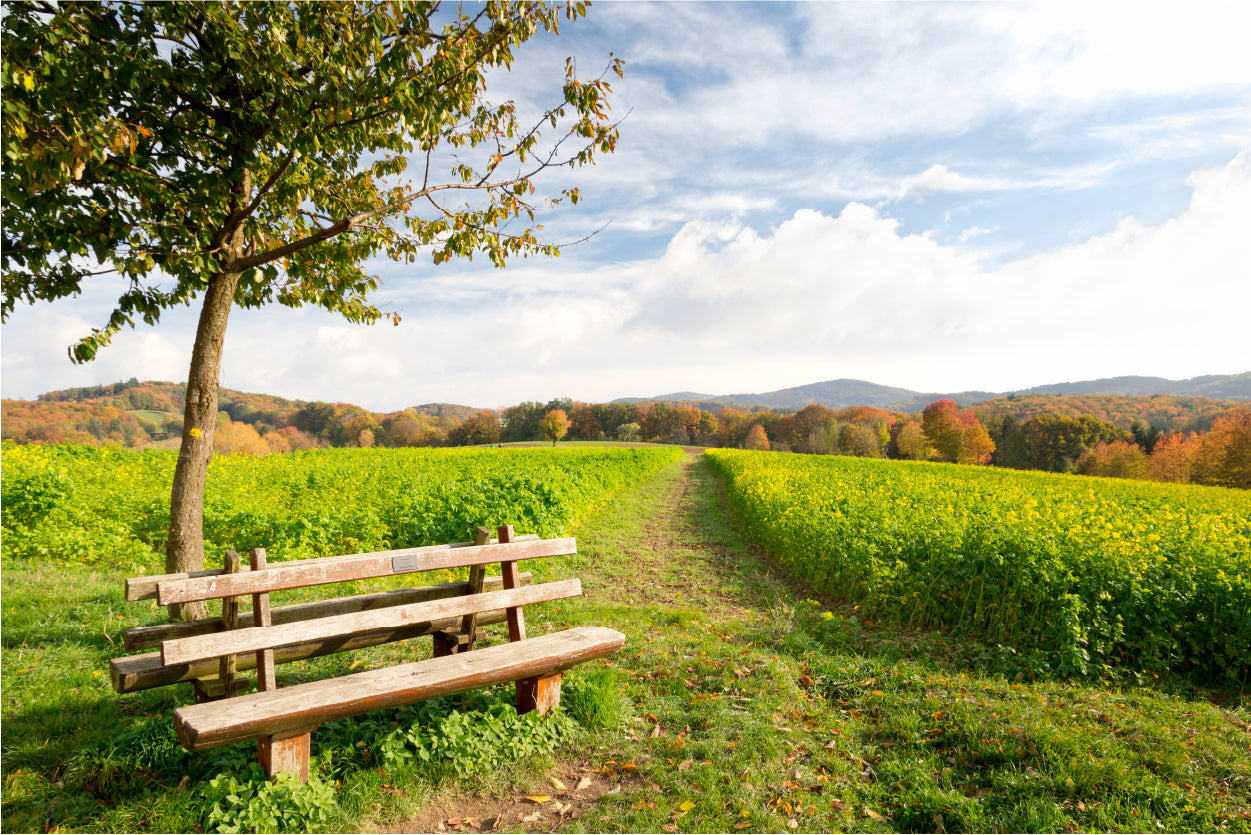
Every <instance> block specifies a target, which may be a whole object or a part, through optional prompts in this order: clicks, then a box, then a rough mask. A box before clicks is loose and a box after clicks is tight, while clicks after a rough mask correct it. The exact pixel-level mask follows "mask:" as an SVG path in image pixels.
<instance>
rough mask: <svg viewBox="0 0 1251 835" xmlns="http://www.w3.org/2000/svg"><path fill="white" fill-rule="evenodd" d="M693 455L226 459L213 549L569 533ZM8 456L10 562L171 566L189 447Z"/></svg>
mask: <svg viewBox="0 0 1251 835" xmlns="http://www.w3.org/2000/svg"><path fill="white" fill-rule="evenodd" d="M680 455H681V452H680V451H679V450H677V449H674V448H664V447H658V448H649V449H604V448H598V449H593V448H581V449H564V448H562V449H556V450H551V449H516V450H504V449H454V450H429V449H404V450H389V449H375V450H368V449H324V450H312V451H307V452H297V453H292V454H289V455H275V456H269V457H267V458H253V457H249V456H225V457H218V458H216V459H215V460H214V461H213V463H212V465H211V467H210V470H209V481H208V486H207V489H206V495H205V501H204V536H205V546H204V550H205V553H206V554H218V555H220V554H221V552H222V551H224V550H225V549H227V548H233V549H235V550H237V551H245V550H247V549H251V548H258V547H264V548H266V549H267V550H268V552H269V559H270V560H285V559H304V558H309V557H320V556H328V555H333V554H348V553H354V552H361V551H378V550H385V549H391V548H407V547H414V546H418V545H430V544H435V543H440V542H456V541H462V540H464V539H466V538H467V537H469V535H470V534H471V532H472V530H473V528H474V526H475V525H480V524H485V525H499V524H512V525H514V527H515V529H516V531H517V533H519V534H527V533H534V534H540V535H543V536H557V535H561V534H563V533H564V532H566V531H567V530H568V528H569V526H570V525H571V524H573V523H574V522H575V521H577V520H578V519H579V518H581V517H583V516H585V515H587V514H589V513H593V512H594V511H595V510H596V509H597V508H598V507H600V506H601V505H602V504H603V502H604V501H605V500H606V497H608V496H611V495H612V494H613V493H614V492H615V491H617V490H619V489H621V488H622V487H624V486H627V485H630V484H633V483H636V482H637V481H638V480H640V479H642V478H645V477H646V476H648V475H649V474H650V473H651V472H653V471H654V470H656V469H657V468H659V467H662V466H664V465H665V464H669V463H672V462H673V461H674V460H675V459H676V458H677V457H679V456H680ZM3 460H4V480H3V490H4V493H3V502H4V508H5V513H4V541H3V555H4V558H5V559H6V560H7V559H14V558H42V559H49V560H53V561H55V562H58V563H94V564H103V565H110V566H121V567H125V568H128V569H130V570H133V571H135V572H140V571H150V570H151V569H152V568H153V567H155V566H156V565H158V564H160V562H161V560H162V559H163V554H164V547H165V545H164V536H165V530H166V528H167V527H168V525H169V491H170V483H171V481H172V479H173V474H174V464H175V463H176V461H177V453H176V452H174V451H167V450H160V451H134V450H118V449H111V448H104V447H73V446H71V447H44V446H16V445H13V444H6V445H5V446H4V459H3ZM470 538H471V537H470Z"/></svg>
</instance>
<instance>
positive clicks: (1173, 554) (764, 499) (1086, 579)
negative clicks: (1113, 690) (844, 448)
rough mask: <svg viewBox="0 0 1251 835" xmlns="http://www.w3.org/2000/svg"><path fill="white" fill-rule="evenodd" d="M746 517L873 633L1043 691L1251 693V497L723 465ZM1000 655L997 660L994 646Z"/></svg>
mask: <svg viewBox="0 0 1251 835" xmlns="http://www.w3.org/2000/svg"><path fill="white" fill-rule="evenodd" d="M707 457H708V460H709V461H710V462H711V464H712V465H713V467H714V468H715V469H716V470H717V472H718V473H719V474H720V475H721V476H722V477H723V478H724V479H725V481H726V484H727V491H728V493H729V496H730V501H731V503H732V505H733V507H734V510H735V513H736V514H737V515H738V516H739V518H741V519H742V521H743V524H744V526H745V527H746V529H747V530H748V531H749V533H750V535H751V536H752V538H753V539H755V540H756V541H758V542H759V543H761V544H762V545H763V546H764V547H765V548H766V549H767V550H768V551H769V552H770V553H771V554H772V555H774V556H775V557H776V558H777V559H778V560H779V561H780V562H781V563H782V564H784V565H785V566H786V568H787V570H788V571H789V572H790V573H791V574H792V575H793V576H795V577H796V578H798V579H800V580H802V581H803V582H805V583H807V584H809V585H810V586H811V587H812V588H814V589H816V590H818V591H820V592H823V593H828V594H838V595H844V596H846V597H849V598H851V599H853V600H854V601H855V602H856V603H859V604H861V606H862V612H861V613H860V614H861V616H867V617H871V618H882V617H891V618H896V619H899V620H901V621H902V622H904V623H907V624H910V625H912V626H916V627H934V626H945V627H954V628H957V629H963V630H965V631H967V632H969V633H970V634H973V635H975V636H977V637H978V638H979V639H980V640H982V641H984V642H985V643H987V644H989V645H991V646H992V649H991V650H988V652H989V653H991V654H994V655H997V656H998V657H999V658H1000V659H1002V660H1003V661H1004V662H1005V663H1008V664H1011V665H1016V666H1018V667H1020V668H1024V669H1026V670H1027V671H1028V672H1030V673H1031V674H1040V673H1044V672H1057V673H1059V674H1061V675H1067V674H1072V673H1077V674H1083V675H1084V674H1098V675H1107V674H1108V669H1109V668H1112V667H1115V668H1118V669H1121V670H1128V671H1133V672H1135V673H1142V674H1146V675H1149V676H1150V675H1156V676H1158V675H1162V674H1165V673H1170V672H1171V673H1177V672H1184V673H1187V674H1190V675H1193V676H1194V677H1196V679H1197V680H1201V681H1209V682H1210V681H1217V680H1220V681H1224V682H1227V683H1232V684H1238V685H1245V684H1246V682H1247V681H1248V678H1249V677H1251V496H1249V495H1247V493H1246V492H1245V491H1238V490H1226V489H1221V488H1213V487H1198V486H1191V485H1175V484H1155V483H1145V482H1135V481H1124V480H1119V479H1091V478H1078V477H1074V476H1067V475H1059V474H1050V473H1034V472H1017V471H1005V470H993V469H986V468H977V467H960V466H954V465H939V464H929V463H922V462H888V461H875V460H868V459H858V458H844V457H834V456H822V457H815V456H787V455H778V454H772V453H759V452H743V451H736V450H715V451H711V452H709V453H708V456H707ZM995 645H997V646H995Z"/></svg>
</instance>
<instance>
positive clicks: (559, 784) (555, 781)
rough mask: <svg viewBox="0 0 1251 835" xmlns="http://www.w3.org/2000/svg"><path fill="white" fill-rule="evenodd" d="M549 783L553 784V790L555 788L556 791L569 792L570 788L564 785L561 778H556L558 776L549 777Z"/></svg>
mask: <svg viewBox="0 0 1251 835" xmlns="http://www.w3.org/2000/svg"><path fill="white" fill-rule="evenodd" d="M547 782H549V783H551V784H552V788H554V789H555V790H556V791H558V792H567V791H569V787H568V786H566V785H565V784H564V783H562V782H560V778H559V777H556V776H552V777H548V778H547Z"/></svg>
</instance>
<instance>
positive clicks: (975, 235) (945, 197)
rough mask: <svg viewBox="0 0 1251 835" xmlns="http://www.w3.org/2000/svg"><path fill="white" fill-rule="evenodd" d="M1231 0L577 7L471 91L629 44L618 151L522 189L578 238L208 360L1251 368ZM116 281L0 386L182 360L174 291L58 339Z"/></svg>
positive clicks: (486, 383) (470, 378)
mask: <svg viewBox="0 0 1251 835" xmlns="http://www.w3.org/2000/svg"><path fill="white" fill-rule="evenodd" d="M1248 24H1251V6H1249V5H1247V4H1245V3H1242V2H1225V3H1201V2H1200V3H1195V2H1187V3H1185V4H1178V3H1162V2H1136V3H1120V2H1100V3H1086V2H1083V3H1073V4H1068V3H1063V2H1046V3H1042V4H1030V3H1010V4H1000V3H939V2H934V3H904V4H894V3H827V2H811V3H800V4H786V3H765V4H756V3H700V2H683V3H655V4H653V3H634V2H628V3H627V2H596V3H595V4H594V5H593V6H592V8H591V9H590V12H589V14H588V16H587V18H586V19H585V20H582V21H579V22H577V23H575V24H571V25H567V26H562V28H561V32H560V35H559V36H557V37H547V38H543V39H541V40H537V41H533V42H531V43H529V44H526V45H525V46H524V47H523V48H522V49H521V50H520V51H519V52H518V56H517V60H516V62H515V63H514V65H513V69H512V71H511V72H510V73H507V74H504V73H498V74H496V75H494V76H492V78H491V86H490V91H489V93H488V98H490V99H491V100H492V101H499V100H504V99H513V100H515V101H517V103H518V105H519V107H520V108H521V109H522V110H523V111H524V110H526V109H527V108H530V109H533V108H537V107H540V106H541V104H543V103H545V102H549V101H551V100H552V97H553V96H554V95H555V96H559V91H560V83H561V81H562V78H563V66H564V60H565V58H566V57H568V56H573V57H575V58H576V60H577V67H578V70H579V72H580V74H581V75H584V76H585V75H595V74H598V72H599V69H600V68H601V67H603V66H605V65H606V63H607V61H608V56H609V53H612V54H614V55H616V56H617V57H619V58H622V59H624V61H625V77H624V79H621V80H617V79H615V78H614V79H613V90H614V92H613V95H612V98H611V101H612V104H613V111H614V114H615V115H617V116H618V117H623V121H622V123H621V139H620V142H619V144H618V149H617V151H616V153H614V154H611V155H608V156H605V157H602V158H601V161H600V162H599V163H598V164H597V165H596V166H595V167H594V168H584V169H581V170H579V171H578V172H576V174H575V175H574V177H575V179H572V180H570V181H569V183H568V184H576V185H578V186H579V187H580V189H581V192H582V195H583V200H582V201H581V202H579V204H578V205H577V206H573V207H565V206H562V207H560V208H557V209H555V210H553V211H551V212H547V213H543V214H541V216H540V222H542V223H543V224H544V226H545V232H546V235H547V236H548V238H549V239H550V240H552V241H554V242H557V243H560V242H564V241H572V240H577V239H579V238H582V237H584V236H586V235H587V234H589V233H592V232H596V234H595V235H594V236H593V237H591V238H590V239H589V240H587V241H585V242H583V243H579V244H577V245H575V246H569V247H566V248H564V249H563V251H562V254H561V257H560V258H559V259H536V258H531V259H528V260H524V261H516V262H513V263H510V265H509V266H508V267H507V268H506V269H503V270H499V269H496V268H493V267H492V266H490V264H489V262H486V261H485V260H484V259H475V260H474V261H472V262H454V263H451V264H443V265H440V266H437V267H436V266H435V265H433V264H432V263H431V262H430V261H429V260H425V261H421V262H418V263H416V264H408V265H401V264H394V263H391V262H389V261H386V260H385V259H382V260H376V261H371V262H370V263H369V265H368V267H369V269H370V270H371V271H372V272H373V273H374V274H376V275H377V276H379V277H380V278H381V279H382V287H381V289H380V290H379V291H378V293H377V296H376V300H377V301H378V302H379V304H380V305H381V306H382V307H383V308H384V309H385V310H388V311H395V312H397V313H399V314H400V315H401V317H402V321H401V324H400V325H399V326H397V327H393V326H391V325H390V324H386V323H380V324H377V325H374V326H359V325H352V324H350V323H348V322H346V321H344V320H343V319H341V318H339V317H336V316H334V315H332V314H329V313H326V312H324V311H318V310H315V309H302V310H290V309H288V308H284V307H278V306H274V307H271V308H267V309H261V310H254V311H247V310H241V309H236V310H235V311H234V312H233V313H232V315H231V320H230V325H229V329H228V332H227V337H226V349H225V356H224V360H223V368H222V375H221V384H222V385H223V386H225V387H227V388H232V389H238V390H243V391H251V392H264V393H268V394H275V395H281V396H285V397H289V398H294V399H302V400H327V401H342V402H350V403H355V404H358V405H361V406H364V407H366V408H370V409H373V410H377V411H390V410H398V409H403V408H405V407H408V406H413V405H418V404H422V403H431V402H445V403H458V404H464V405H471V406H477V407H486V408H499V407H504V406H508V405H512V404H515V403H518V402H521V401H525V400H537V401H547V400H550V399H552V398H556V397H571V398H573V399H575V400H583V401H588V402H598V401H605V400H611V399H614V398H618V397H626V396H651V395H658V394H664V393H669V392H676V391H695V392H702V393H707V394H733V393H746V392H767V391H774V390H777V389H781V388H788V387H791V386H798V385H804V384H807V383H812V382H818V381H822V380H832V379H839V378H852V379H860V380H868V381H871V382H875V383H880V384H883V385H889V386H898V387H903V388H910V389H914V390H918V391H922V392H955V391H963V390H986V391H1011V390H1015V389H1024V388H1028V387H1031V386H1036V385H1044V384H1049V383H1057V382H1063V381H1076V380H1089V379H1095V378H1100V377H1110V376H1118V375H1126V374H1137V375H1149V376H1160V377H1168V378H1172V379H1182V378H1188V377H1194V376H1198V375H1204V374H1231V373H1240V372H1243V371H1247V370H1251V233H1249V231H1248V230H1251V57H1248V53H1247V50H1246V43H1245V42H1246V37H1245V36H1246V32H1248V31H1251V27H1249V26H1248ZM559 184H561V183H557V182H555V181H553V183H552V185H553V186H556V185H559ZM597 230H598V231H597ZM116 296H117V288H116V286H115V285H114V284H112V283H110V281H109V280H108V279H98V280H96V283H95V284H93V285H92V286H90V287H88V288H87V289H86V290H85V292H84V293H83V294H82V295H80V296H79V297H77V298H74V299H71V300H64V301H59V302H56V303H53V304H45V305H40V306H36V307H19V308H18V310H17V311H16V312H15V313H14V314H13V315H12V316H11V317H10V319H9V321H8V322H7V323H6V324H4V325H3V327H2V328H0V363H2V368H0V371H2V373H0V387H2V389H3V396H4V397H6V398H33V397H35V396H36V395H38V394H39V393H41V392H45V391H50V390H55V389H61V388H67V387H71V386H83V385H93V384H99V383H108V382H114V381H117V380H123V379H128V378H130V377H137V378H139V379H140V380H173V381H181V380H185V379H186V376H187V368H188V364H189V361H190V347H191V343H192V340H193V338H194V332H195V319H196V315H197V310H196V309H191V308H178V309H175V310H172V311H169V312H167V313H166V314H165V315H164V316H163V318H162V320H161V322H160V323H159V325H158V326H156V327H146V326H141V327H140V328H139V329H137V330H135V331H128V332H124V333H122V334H121V335H119V336H118V337H117V338H116V339H115V340H114V344H113V346H112V347H110V348H108V349H105V350H104V351H102V352H101V353H100V355H99V356H98V357H97V359H96V360H95V361H94V362H92V363H90V364H88V365H84V366H75V365H72V364H71V363H70V362H69V360H68V359H67V355H66V347H67V346H68V345H69V344H70V343H72V342H73V341H74V340H75V339H77V338H79V337H81V336H83V335H85V334H86V333H88V332H89V331H90V329H91V327H92V326H98V325H100V324H101V323H103V322H104V321H105V319H106V318H107V315H108V312H109V310H110V309H111V304H112V302H113V301H114V300H115V299H116Z"/></svg>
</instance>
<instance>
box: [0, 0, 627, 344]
mask: <svg viewBox="0 0 1251 835" xmlns="http://www.w3.org/2000/svg"><path fill="white" fill-rule="evenodd" d="M6 7H7V8H6V11H7V12H8V13H7V14H6V16H5V18H4V22H3V27H4V47H5V48H4V55H3V82H4V103H3V132H4V138H3V146H4V163H5V178H4V186H3V200H4V209H5V217H4V255H3V259H4V261H3V263H4V302H3V312H4V315H5V316H6V317H7V316H8V315H9V314H11V313H12V312H13V309H14V305H15V304H16V303H17V302H19V301H25V302H35V301H50V300H56V299H60V298H65V297H67V296H71V295H74V294H77V293H78V292H80V291H81V290H82V289H83V285H84V282H85V281H87V280H88V279H89V278H90V277H92V276H95V275H99V274H101V273H102V272H112V273H115V274H117V275H119V276H121V277H122V278H124V279H125V280H126V284H125V286H124V287H123V289H122V291H121V292H120V294H119V298H118V302H117V305H116V308H115V310H114V311H113V313H112V315H111V316H110V317H109V319H108V321H107V322H106V323H103V324H102V325H101V327H99V328H97V329H96V330H95V331H93V332H92V333H91V334H90V335H88V336H87V337H85V338H84V339H82V340H81V341H80V342H79V343H78V344H76V345H75V346H74V347H73V356H74V357H75V358H76V359H77V360H80V361H81V360H87V359H90V358H91V357H93V356H94V355H95V353H96V351H97V350H98V349H99V348H100V347H101V346H103V345H105V344H107V343H108V341H109V339H110V337H112V336H113V335H114V334H115V333H116V332H117V331H118V330H119V329H120V328H122V327H125V326H133V325H134V324H135V323H136V320H138V319H142V320H143V321H144V322H146V323H148V324H155V323H156V321H157V320H158V319H159V317H160V315H161V312H162V310H164V309H165V308H167V307H169V306H171V305H175V304H185V303H188V302H190V301H191V300H192V299H193V298H194V297H195V296H196V295H197V294H199V293H202V292H203V291H204V290H205V289H206V287H207V284H208V280H209V277H210V276H212V275H213V274H215V273H226V274H238V275H239V281H238V284H237V287H236V290H235V293H234V301H235V303H236V304H238V305H241V306H244V307H255V306H259V305H263V304H266V303H269V302H275V301H276V302H280V303H282V304H285V305H289V306H292V307H295V306H300V305H304V304H316V305H319V306H321V307H325V308H327V309H329V310H332V311H336V312H338V313H341V314H343V315H344V316H345V317H347V318H348V319H349V320H351V321H356V322H372V321H375V320H377V319H378V318H380V317H381V316H382V315H383V313H382V312H381V311H380V310H379V309H378V308H377V307H376V306H375V305H374V304H372V303H371V302H370V301H369V299H368V294H369V292H370V291H372V290H374V289H376V288H377V286H378V282H377V279H376V278H375V277H373V276H371V275H369V274H368V272H367V271H366V270H365V267H364V264H363V262H364V260H365V259H367V258H369V257H370V256H374V255H377V254H380V253H385V254H386V255H387V256H389V257H391V258H395V259H400V260H403V261H412V260H413V259H414V257H415V256H416V255H417V254H418V253H419V252H421V251H422V249H423V248H426V249H428V250H429V251H430V252H432V253H433V258H434V261H435V262H436V263H438V262H441V261H443V260H446V259H448V258H451V257H452V256H454V255H464V256H471V255H472V254H474V253H475V252H482V253H485V254H486V255H487V256H489V257H490V258H491V260H492V261H494V262H495V263H496V264H501V265H502V264H503V262H504V259H505V258H507V257H508V256H510V255H515V254H527V253H546V254H551V253H553V252H554V251H555V248H554V247H553V246H552V245H551V244H549V243H545V242H543V241H541V240H540V239H539V237H538V236H537V234H536V229H534V228H533V227H530V226H526V227H524V228H518V229H513V228H512V227H511V226H510V223H513V222H515V221H517V220H518V219H520V220H522V221H525V222H529V221H531V220H533V210H534V206H533V205H532V204H531V203H530V202H529V199H530V197H531V195H533V194H534V193H535V186H534V183H533V182H532V178H533V177H534V175H536V174H537V173H539V172H540V171H542V170H543V169H547V168H552V167H559V166H577V165H582V164H585V163H588V162H591V161H592V160H593V158H594V156H595V154H596V152H606V151H610V150H612V149H613V147H614V145H615V143H616V139H617V130H616V126H615V125H614V124H613V123H612V122H611V121H609V119H608V117H607V99H606V95H607V93H608V91H609V87H608V84H607V83H606V82H605V81H604V79H603V78H599V79H595V80H593V81H590V82H583V81H579V80H578V79H577V78H576V77H575V76H574V72H573V70H574V67H573V65H572V63H571V64H569V65H568V67H567V74H566V79H565V82H564V86H563V91H562V92H563V96H562V97H561V100H559V101H558V102H556V103H555V105H554V106H553V107H552V108H551V109H550V110H548V111H546V112H543V113H541V114H535V115H534V119H533V121H532V122H530V123H525V124H523V123H520V122H519V121H518V119H519V115H518V112H517V107H516V105H515V104H514V103H512V102H504V103H502V104H498V105H491V104H489V103H488V102H487V101H486V100H485V98H484V93H485V89H486V74H487V72H488V70H490V69H491V68H494V67H504V68H507V67H509V66H510V65H511V63H512V61H513V56H514V50H515V49H516V48H517V47H518V46H519V45H520V44H522V43H523V42H524V41H526V40H527V39H529V38H531V37H532V36H534V35H535V34H536V33H538V32H540V31H548V32H556V31H557V30H558V26H559V23H560V22H561V21H562V20H566V19H573V18H576V17H577V16H579V15H580V14H581V13H582V12H583V11H584V6H583V4H581V3H578V4H565V5H558V6H548V5H543V4H533V3H526V4H509V3H488V4H485V5H482V6H475V7H473V8H472V12H473V14H472V15H470V14H466V13H463V12H461V11H460V10H456V11H447V10H443V9H441V7H440V4H438V3H408V2H360V3H357V2H318V3H292V4H287V3H268V2H265V3H238V4H236V3H185V2H175V3H137V2H113V3H95V2H91V3H61V4H58V5H53V4H51V3H46V2H14V3H8V4H6ZM440 24H441V25H440ZM611 67H612V69H613V70H615V71H617V72H618V74H619V72H620V65H619V63H617V62H615V61H614V62H613V63H612V65H611ZM544 128H547V129H553V130H558V131H559V135H560V136H561V137H565V136H567V135H568V134H572V135H574V136H576V137H577V138H579V139H580V140H582V141H580V142H578V143H576V145H575V144H572V143H571V144H565V143H563V142H560V141H552V142H549V143H547V144H546V145H541V144H540V143H541V140H542V130H543V129H544ZM562 198H568V199H572V200H576V198H577V191H576V189H573V188H570V189H567V190H565V191H564V192H562V193H561V194H559V195H558V196H557V199H562Z"/></svg>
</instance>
